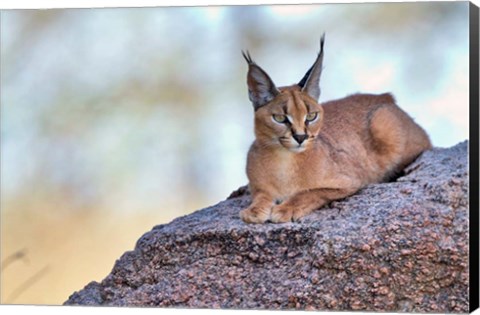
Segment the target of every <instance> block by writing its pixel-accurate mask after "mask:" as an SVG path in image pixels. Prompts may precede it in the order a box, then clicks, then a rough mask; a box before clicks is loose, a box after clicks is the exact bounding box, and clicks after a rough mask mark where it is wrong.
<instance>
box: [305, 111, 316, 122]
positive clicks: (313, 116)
mask: <svg viewBox="0 0 480 315" xmlns="http://www.w3.org/2000/svg"><path fill="white" fill-rule="evenodd" d="M317 115H318V113H309V114H308V115H307V117H306V118H305V119H306V120H307V121H314V120H315V119H317Z"/></svg>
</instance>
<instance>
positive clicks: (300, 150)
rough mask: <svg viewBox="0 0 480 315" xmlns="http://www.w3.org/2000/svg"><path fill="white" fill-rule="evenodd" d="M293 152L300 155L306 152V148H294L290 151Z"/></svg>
mask: <svg viewBox="0 0 480 315" xmlns="http://www.w3.org/2000/svg"><path fill="white" fill-rule="evenodd" d="M289 150H290V151H292V152H295V153H299V152H303V151H305V147H294V148H290V149H289Z"/></svg>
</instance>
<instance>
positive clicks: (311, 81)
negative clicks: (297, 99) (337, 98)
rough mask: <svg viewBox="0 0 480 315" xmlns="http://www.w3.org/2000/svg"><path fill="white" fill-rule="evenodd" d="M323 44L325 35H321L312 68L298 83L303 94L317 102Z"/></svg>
mask: <svg viewBox="0 0 480 315" xmlns="http://www.w3.org/2000/svg"><path fill="white" fill-rule="evenodd" d="M324 43H325V33H323V35H322V37H321V38H320V52H319V53H318V56H317V60H315V63H314V64H313V66H312V67H310V69H308V71H307V73H306V74H305V76H304V77H303V78H302V80H301V81H300V82H299V83H298V85H299V86H300V87H301V88H302V91H303V92H305V93H307V94H308V95H310V96H311V97H312V98H313V99H315V100H317V101H318V98H319V97H320V74H322V64H323V44H324Z"/></svg>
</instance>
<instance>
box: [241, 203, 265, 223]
mask: <svg viewBox="0 0 480 315" xmlns="http://www.w3.org/2000/svg"><path fill="white" fill-rule="evenodd" d="M240 218H241V219H242V220H243V221H245V222H246V223H264V222H265V221H267V220H268V219H269V218H270V211H269V210H267V209H261V208H259V207H249V208H247V209H244V210H242V211H240Z"/></svg>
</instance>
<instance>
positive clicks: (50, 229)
mask: <svg viewBox="0 0 480 315" xmlns="http://www.w3.org/2000/svg"><path fill="white" fill-rule="evenodd" d="M323 32H326V34H327V35H326V46H325V48H326V51H325V59H324V65H325V69H324V72H323V75H322V79H321V87H322V95H321V96H320V99H321V101H326V100H331V99H335V98H341V97H343V96H346V95H348V94H352V93H356V92H369V93H382V92H387V91H390V92H393V93H394V95H395V97H396V99H397V102H398V104H399V105H400V106H401V107H402V108H403V109H404V110H406V111H407V112H408V113H409V114H410V115H411V116H412V117H414V119H415V120H416V121H417V122H418V123H420V125H422V126H423V127H424V128H425V129H426V130H427V131H428V133H429V134H430V136H431V139H432V141H433V144H434V145H435V146H440V147H447V146H452V145H454V144H456V143H458V142H460V141H462V140H465V139H467V138H468V108H469V101H468V97H469V94H468V73H469V63H468V61H469V51H468V2H448V3H439V2H432V3H404V4H402V3H399V4H398V3H397V4H347V5H342V4H334V5H326V4H321V5H293V6H237V7H227V6H225V7H189V8H174V7H169V8H138V9H69V10H23V11H20V10H10V11H6V10H4V11H2V12H1V147H0V148H1V261H2V270H1V302H2V303H14V304H61V303H63V302H64V301H65V300H66V299H67V298H68V296H69V295H70V294H71V293H73V292H74V291H75V290H79V289H81V288H82V287H83V286H84V285H86V284H87V283H88V282H90V281H92V280H96V281H101V280H102V279H103V278H104V277H105V276H106V275H107V274H108V273H109V272H110V270H111V268H112V266H113V264H114V262H115V259H117V258H119V257H120V255H121V254H122V253H123V252H125V251H127V250H131V249H133V247H134V245H135V242H136V240H137V239H138V238H139V237H140V236H141V235H142V234H143V233H144V232H147V231H149V230H150V229H151V228H152V227H153V226H154V225H157V224H162V223H168V222H169V221H171V220H172V219H174V218H176V217H179V216H181V215H186V214H188V213H191V212H193V211H195V210H197V209H200V208H203V207H207V206H209V205H212V204H215V203H217V202H219V201H221V200H223V199H225V198H226V197H227V196H228V194H229V193H230V192H231V191H233V190H235V189H236V188H238V187H239V186H241V185H244V184H246V183H247V178H246V175H245V170H244V169H245V158H246V152H247V150H248V147H249V145H250V143H251V142H252V141H253V139H254V136H253V109H252V106H251V104H250V103H249V101H248V97H247V88H246V71H247V65H246V62H245V61H244V59H243V58H242V56H241V50H244V49H248V50H249V51H250V53H251V55H252V56H253V58H254V60H255V61H256V62H257V63H258V64H259V65H260V66H262V67H263V68H264V69H265V70H266V71H267V72H268V73H269V74H270V76H271V77H272V79H273V80H274V81H275V83H276V84H277V86H282V85H288V84H292V83H296V82H298V81H299V80H300V79H301V78H302V76H303V75H304V73H305V72H306V71H307V69H308V68H309V67H310V66H311V64H312V63H313V61H314V60H315V57H316V54H317V52H318V49H319V38H320V36H321V34H322V33H323Z"/></svg>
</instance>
